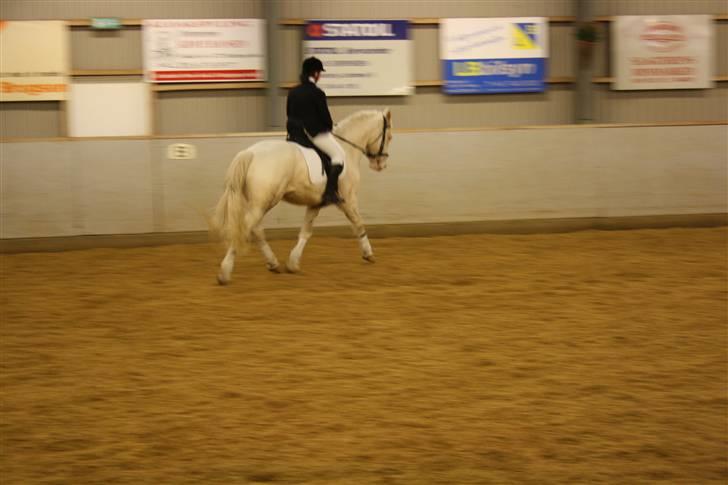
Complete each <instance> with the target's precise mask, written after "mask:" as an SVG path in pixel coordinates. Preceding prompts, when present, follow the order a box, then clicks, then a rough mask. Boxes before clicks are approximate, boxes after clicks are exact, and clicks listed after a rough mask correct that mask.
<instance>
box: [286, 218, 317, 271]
mask: <svg viewBox="0 0 728 485" xmlns="http://www.w3.org/2000/svg"><path fill="white" fill-rule="evenodd" d="M319 211H320V209H319V208H318V207H308V208H307V209H306V215H305V216H304V219H303V226H301V231H300V232H299V233H298V242H297V243H296V246H295V247H294V248H293V249H292V250H291V254H290V255H289V256H288V263H287V264H286V269H288V271H290V272H291V273H297V272H299V271H300V270H301V255H302V254H303V248H305V247H306V243H307V242H308V240H309V239H310V238H311V235H312V234H313V221H314V219H316V216H318V214H319Z"/></svg>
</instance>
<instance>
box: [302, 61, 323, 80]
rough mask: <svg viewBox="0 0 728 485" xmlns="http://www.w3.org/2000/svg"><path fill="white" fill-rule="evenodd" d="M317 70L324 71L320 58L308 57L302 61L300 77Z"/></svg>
mask: <svg viewBox="0 0 728 485" xmlns="http://www.w3.org/2000/svg"><path fill="white" fill-rule="evenodd" d="M319 71H326V69H324V65H323V63H322V62H321V60H320V59H317V58H316V57H309V58H308V59H306V60H305V61H303V66H302V67H301V76H302V77H308V76H310V75H312V74H313V73H314V72H319Z"/></svg>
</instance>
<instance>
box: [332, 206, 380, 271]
mask: <svg viewBox="0 0 728 485" xmlns="http://www.w3.org/2000/svg"><path fill="white" fill-rule="evenodd" d="M339 209H341V211H342V212H343V213H344V215H346V218H347V219H349V222H351V228H352V229H353V230H354V236H356V237H357V238H358V239H359V248H360V249H361V257H362V258H364V259H365V260H367V261H369V262H370V263H373V262H374V261H375V259H374V251H372V245H371V244H370V243H369V237H368V236H367V231H366V228H365V227H364V222H363V221H362V218H361V214H359V204H358V203H357V200H356V199H355V198H354V197H349V198H347V199H346V200H345V201H344V202H343V203H342V204H340V205H339Z"/></svg>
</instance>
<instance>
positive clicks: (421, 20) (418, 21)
mask: <svg viewBox="0 0 728 485" xmlns="http://www.w3.org/2000/svg"><path fill="white" fill-rule="evenodd" d="M547 18H548V21H549V22H551V23H565V22H574V21H576V17H573V16H552V17H547ZM328 20H332V21H333V20H334V19H328ZM341 20H357V19H341ZM362 20H371V19H362ZM377 20H402V19H377ZM404 20H408V21H409V23H410V24H412V25H440V21H441V20H442V19H441V18H426V17H416V18H410V19H404ZM306 22H307V19H297V18H296V19H281V20H279V21H278V24H279V25H286V26H291V27H293V26H297V25H305V24H306Z"/></svg>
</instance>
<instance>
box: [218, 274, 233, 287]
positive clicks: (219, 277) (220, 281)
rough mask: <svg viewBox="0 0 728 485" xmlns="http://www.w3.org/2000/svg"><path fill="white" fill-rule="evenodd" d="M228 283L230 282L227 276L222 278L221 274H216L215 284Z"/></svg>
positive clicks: (222, 284) (223, 284)
mask: <svg viewBox="0 0 728 485" xmlns="http://www.w3.org/2000/svg"><path fill="white" fill-rule="evenodd" d="M228 283H230V280H229V279H228V278H224V277H223V276H222V275H221V274H219V275H217V284H218V285H220V286H225V285H227V284H228Z"/></svg>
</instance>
